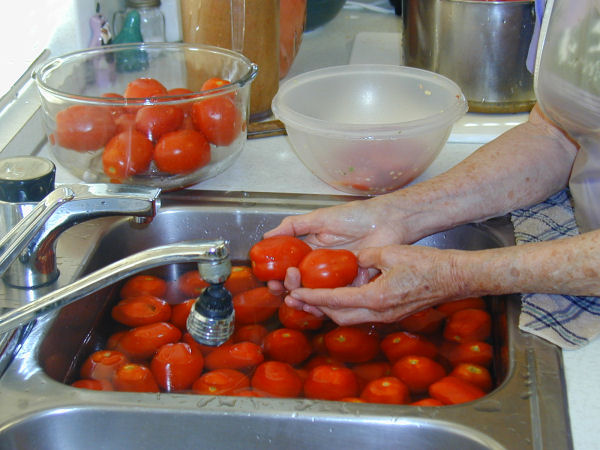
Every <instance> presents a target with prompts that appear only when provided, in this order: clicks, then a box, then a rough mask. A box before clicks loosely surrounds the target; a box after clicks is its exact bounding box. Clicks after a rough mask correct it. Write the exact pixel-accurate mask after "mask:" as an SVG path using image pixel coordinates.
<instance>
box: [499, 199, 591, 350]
mask: <svg viewBox="0 0 600 450" xmlns="http://www.w3.org/2000/svg"><path fill="white" fill-rule="evenodd" d="M511 219H512V222H513V225H514V228H515V240H516V243H517V245H519V244H526V243H529V242H541V241H551V240H554V239H561V238H564V237H568V236H576V235H578V234H579V230H578V228H577V225H576V223H575V217H574V215H573V207H572V205H571V201H570V198H569V191H568V190H567V189H565V190H563V191H561V192H559V193H557V194H555V195H553V196H552V197H550V198H549V199H548V200H546V201H544V202H542V203H540V204H538V205H535V206H532V207H529V208H525V209H519V210H516V211H514V212H513V213H512V214H511ZM519 327H520V328H521V329H522V330H524V331H527V332H530V333H532V334H535V335H537V336H540V337H542V338H544V339H546V340H548V341H550V342H552V343H554V344H556V345H558V346H560V347H562V348H565V349H576V348H580V347H583V346H584V345H586V344H587V343H588V342H589V341H590V340H592V339H593V338H594V337H595V336H596V335H597V334H599V333H600V298H598V297H576V296H571V295H555V294H524V295H523V296H522V307H521V316H520V318H519Z"/></svg>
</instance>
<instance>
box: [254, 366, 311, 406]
mask: <svg viewBox="0 0 600 450" xmlns="http://www.w3.org/2000/svg"><path fill="white" fill-rule="evenodd" d="M252 387H253V388H254V389H257V390H259V391H263V392H266V393H267V394H269V395H272V396H274V397H297V396H298V395H300V393H301V392H302V379H301V378H300V375H298V373H297V372H296V370H294V368H293V367H292V366H290V365H289V364H288V363H284V362H281V361H265V362H264V363H262V364H261V365H259V366H258V367H257V368H256V370H255V371H254V375H252Z"/></svg>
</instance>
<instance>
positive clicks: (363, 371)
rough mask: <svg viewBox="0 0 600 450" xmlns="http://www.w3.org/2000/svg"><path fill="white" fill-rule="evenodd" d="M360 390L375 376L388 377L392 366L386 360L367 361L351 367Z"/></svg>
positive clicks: (374, 378) (375, 377)
mask: <svg viewBox="0 0 600 450" xmlns="http://www.w3.org/2000/svg"><path fill="white" fill-rule="evenodd" d="M352 371H353V372H354V374H355V375H356V379H357V380H358V384H359V386H360V388H361V390H362V389H363V388H364V387H365V386H366V385H367V383H368V382H369V381H373V380H376V379H377V378H382V377H388V376H390V375H391V374H392V366H391V364H390V363H388V362H387V361H369V362H364V363H360V364H356V365H354V366H353V367H352Z"/></svg>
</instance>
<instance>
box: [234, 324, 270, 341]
mask: <svg viewBox="0 0 600 450" xmlns="http://www.w3.org/2000/svg"><path fill="white" fill-rule="evenodd" d="M267 334H269V331H268V330H267V328H266V327H265V326H264V325H261V324H259V323H250V324H248V325H242V326H241V327H237V328H236V329H235V331H234V332H233V336H232V339H233V341H234V342H244V341H248V342H254V343H255V344H256V345H262V344H263V340H264V338H265V336H266V335H267Z"/></svg>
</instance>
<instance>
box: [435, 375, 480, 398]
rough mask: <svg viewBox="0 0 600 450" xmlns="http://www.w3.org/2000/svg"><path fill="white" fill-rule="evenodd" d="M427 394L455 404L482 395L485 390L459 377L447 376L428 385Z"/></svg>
mask: <svg viewBox="0 0 600 450" xmlns="http://www.w3.org/2000/svg"><path fill="white" fill-rule="evenodd" d="M429 395H430V396H431V397H433V398H436V399H438V400H439V401H441V402H442V403H444V404H445V405H456V404H459V403H465V402H470V401H473V400H476V399H478V398H480V397H483V396H484V395H485V392H484V391H482V390H481V389H480V388H478V387H477V386H475V385H473V384H471V383H468V382H466V381H464V380H461V379H460V378H456V377H452V376H447V377H444V378H442V379H441V380H438V381H436V382H435V383H433V384H432V385H431V386H429Z"/></svg>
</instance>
